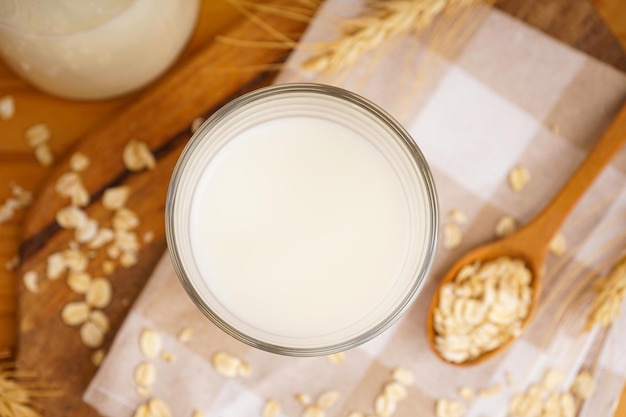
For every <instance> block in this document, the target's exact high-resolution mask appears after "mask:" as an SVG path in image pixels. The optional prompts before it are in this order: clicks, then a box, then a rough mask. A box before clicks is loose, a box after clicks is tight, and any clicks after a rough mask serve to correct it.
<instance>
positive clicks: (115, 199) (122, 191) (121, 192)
mask: <svg viewBox="0 0 626 417" xmlns="http://www.w3.org/2000/svg"><path fill="white" fill-rule="evenodd" d="M129 195H130V187H128V186H127V185H121V186H119V187H111V188H107V189H106V190H105V191H104V194H103V195H102V205H103V206H104V208H105V209H107V210H111V211H115V210H119V209H121V208H122V207H124V205H125V204H126V200H128V196H129Z"/></svg>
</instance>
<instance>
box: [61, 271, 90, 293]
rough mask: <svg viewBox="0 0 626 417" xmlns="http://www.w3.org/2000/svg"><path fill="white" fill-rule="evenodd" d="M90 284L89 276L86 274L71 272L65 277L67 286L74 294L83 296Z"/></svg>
mask: <svg viewBox="0 0 626 417" xmlns="http://www.w3.org/2000/svg"><path fill="white" fill-rule="evenodd" d="M90 284H91V275H89V274H88V273H87V272H72V273H70V274H69V276H68V277H67V285H68V286H69V287H70V288H71V289H72V291H74V292H75V293H76V294H85V293H86V292H87V290H88V289H89V285H90Z"/></svg>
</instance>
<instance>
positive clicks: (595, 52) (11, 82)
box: [0, 0, 626, 417]
mask: <svg viewBox="0 0 626 417" xmlns="http://www.w3.org/2000/svg"><path fill="white" fill-rule="evenodd" d="M594 4H595V6H596V7H597V10H598V11H599V12H600V14H601V15H602V16H603V17H604V18H605V20H606V22H608V23H609V26H610V27H611V31H612V32H613V35H615V36H613V35H612V34H611V32H610V31H609V30H608V29H607V26H606V24H605V23H604V22H603V21H602V20H601V19H600V18H599V17H598V16H597V12H596V11H595V10H594V9H593V7H592V6H591V5H590V4H588V3H587V2H586V0H532V1H530V0H528V1H526V0H500V1H499V2H498V7H500V8H501V9H502V10H504V11H506V12H508V13H510V14H513V15H515V16H517V17H518V18H520V19H522V20H525V21H526V22H527V23H529V24H531V25H533V26H535V27H538V28H540V29H541V30H544V31H545V32H547V33H548V34H550V35H552V36H554V37H556V38H558V39H560V40H562V41H564V42H566V43H568V44H570V45H572V46H574V47H576V48H578V49H580V50H582V51H584V52H585V53H588V54H590V55H592V56H594V57H596V58H598V59H600V60H602V61H604V62H606V63H608V64H609V65H612V66H614V67H616V68H618V69H620V70H621V71H625V72H626V54H625V53H624V51H623V49H621V48H620V46H619V45H620V44H619V42H618V40H619V41H621V42H622V44H623V45H626V3H625V2H624V1H623V0H595V1H594ZM240 18H241V15H240V14H239V12H238V11H237V10H235V9H234V8H232V7H231V6H230V5H228V4H227V3H226V2H222V1H214V0H205V1H204V2H203V8H202V12H201V19H200V24H199V25H198V28H197V29H196V32H195V33H194V35H193V37H192V39H191V41H190V43H189V45H188V46H187V48H186V49H185V51H184V53H183V54H182V56H181V59H180V60H179V62H180V61H184V59H185V57H189V56H191V55H193V54H194V53H195V52H197V51H198V50H199V49H201V48H203V47H205V46H206V45H208V43H210V42H211V40H212V38H213V36H214V34H216V33H220V32H222V31H224V30H225V29H226V28H227V27H229V26H231V25H232V24H234V23H235V22H236V21H237V20H238V19H240ZM177 65H179V64H177ZM174 69H175V68H174ZM157 82H158V81H157ZM7 94H9V95H11V96H13V97H14V99H15V102H16V114H15V117H14V118H12V119H11V120H9V121H2V120H0V204H1V203H2V202H3V201H4V200H5V199H6V198H7V197H9V196H10V194H11V190H10V187H9V183H11V182H15V183H16V184H18V185H20V186H22V187H24V188H25V189H27V190H32V191H33V192H35V193H37V190H38V187H40V186H41V184H42V183H43V182H44V180H45V179H46V176H47V175H48V174H49V172H50V169H49V168H44V167H42V166H40V165H39V164H38V163H37V162H36V161H35V159H34V156H33V153H32V150H31V149H30V148H28V146H27V145H26V143H25V141H24V139H23V132H24V130H25V129H26V128H27V127H29V126H31V125H33V124H35V123H40V122H43V123H46V124H47V125H49V127H50V128H51V130H52V132H53V138H52V140H51V142H50V145H51V148H52V151H53V153H54V154H55V155H56V156H57V158H59V159H60V157H61V156H62V155H64V154H66V153H68V152H69V151H70V150H71V149H72V147H73V146H74V145H75V144H76V143H77V142H78V140H80V138H81V137H83V136H84V135H85V134H86V133H88V132H89V131H90V130H91V129H93V128H94V127H96V126H97V125H98V124H101V123H103V122H106V120H107V119H108V118H111V117H112V116H113V115H115V114H116V113H117V112H119V110H120V109H121V108H123V107H124V106H126V105H128V104H129V103H130V102H132V100H133V99H134V98H136V97H137V93H135V94H130V95H126V96H124V97H121V98H118V99H114V100H107V101H100V102H77V101H69V100H62V99H58V98H54V97H51V96H49V95H46V94H44V93H41V92H38V91H36V90H35V89H33V88H32V87H30V86H29V85H27V84H26V83H25V82H23V81H21V80H20V79H19V78H17V77H16V76H15V75H14V74H12V73H11V71H9V70H8V69H7V67H6V66H4V65H3V64H2V63H1V62H0V97H2V96H4V95H7ZM24 214H25V211H24V210H20V211H18V212H17V213H16V215H15V216H14V217H13V218H12V219H11V220H10V221H8V222H6V223H2V224H0V357H2V351H12V349H13V348H14V347H15V344H16V343H17V340H16V334H17V332H16V316H15V311H16V307H17V292H16V280H17V276H16V275H15V274H14V273H12V272H10V271H8V270H6V269H5V267H4V265H5V264H6V263H7V262H9V261H10V260H11V259H12V258H13V257H14V256H15V255H16V254H17V253H18V251H19V245H20V240H21V231H22V229H23V224H22V221H23V219H24ZM622 399H623V400H622V403H621V405H620V407H619V409H618V411H617V412H616V414H615V417H626V390H625V391H624V394H623V395H622Z"/></svg>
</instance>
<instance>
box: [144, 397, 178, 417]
mask: <svg viewBox="0 0 626 417" xmlns="http://www.w3.org/2000/svg"><path fill="white" fill-rule="evenodd" d="M148 409H149V410H150V417H172V412H171V411H170V409H169V407H168V406H167V404H166V403H165V402H164V401H163V400H161V399H159V398H153V399H151V400H150V402H148Z"/></svg>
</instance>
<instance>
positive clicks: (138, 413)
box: [133, 404, 150, 417]
mask: <svg viewBox="0 0 626 417" xmlns="http://www.w3.org/2000/svg"><path fill="white" fill-rule="evenodd" d="M133 417H150V410H149V409H148V404H139V405H138V406H137V408H136V409H135V413H134V414H133Z"/></svg>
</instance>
